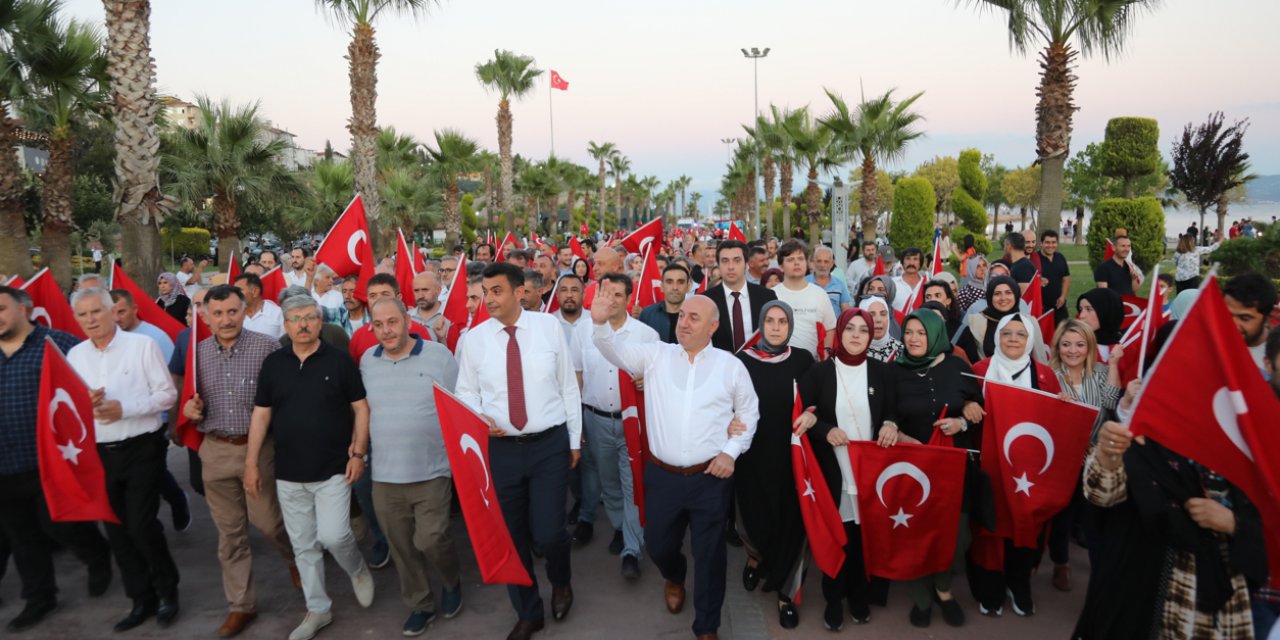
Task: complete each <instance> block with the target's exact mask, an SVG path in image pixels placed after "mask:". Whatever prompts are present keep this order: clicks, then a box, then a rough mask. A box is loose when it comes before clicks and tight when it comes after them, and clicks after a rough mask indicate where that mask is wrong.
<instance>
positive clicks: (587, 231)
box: [575, 222, 591, 239]
mask: <svg viewBox="0 0 1280 640" xmlns="http://www.w3.org/2000/svg"><path fill="white" fill-rule="evenodd" d="M578 235H581V236H588V235H591V230H590V229H588V228H587V223H586V222H583V223H582V226H580V227H578ZM575 239H576V238H575Z"/></svg>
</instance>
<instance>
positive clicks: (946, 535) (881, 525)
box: [849, 441, 965, 580]
mask: <svg viewBox="0 0 1280 640" xmlns="http://www.w3.org/2000/svg"><path fill="white" fill-rule="evenodd" d="M849 460H850V461H851V462H852V464H853V477H854V481H855V482H857V483H858V511H859V514H860V515H861V519H862V523H861V524H862V555H863V558H864V560H865V561H866V567H867V574H869V575H873V576H880V577H882V578H889V579H890V580H914V579H916V578H920V577H923V576H927V575H931V574H934V573H939V572H942V571H946V570H948V568H949V567H950V566H951V562H952V560H953V559H954V558H955V552H956V535H957V533H958V531H959V527H960V506H961V502H962V501H963V498H964V464H965V452H964V450H963V449H954V448H951V447H932V446H928V445H918V444H897V445H894V446H892V447H888V448H885V447H881V446H880V445H878V444H876V443H875V442H866V441H863V442H850V443H849Z"/></svg>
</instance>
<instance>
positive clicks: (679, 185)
mask: <svg viewBox="0 0 1280 640" xmlns="http://www.w3.org/2000/svg"><path fill="white" fill-rule="evenodd" d="M692 184H693V178H690V177H689V176H686V175H681V176H680V177H679V178H676V181H675V187H676V189H677V190H679V191H680V211H679V212H678V213H677V214H676V218H680V217H681V216H683V215H685V200H684V196H685V192H687V191H688V190H689V186H690V185H692Z"/></svg>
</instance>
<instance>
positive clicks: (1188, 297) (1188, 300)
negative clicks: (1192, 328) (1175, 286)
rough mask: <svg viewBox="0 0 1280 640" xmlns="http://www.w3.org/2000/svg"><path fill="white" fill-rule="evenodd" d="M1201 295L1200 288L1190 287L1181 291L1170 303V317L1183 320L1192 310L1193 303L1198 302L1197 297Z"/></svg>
mask: <svg viewBox="0 0 1280 640" xmlns="http://www.w3.org/2000/svg"><path fill="white" fill-rule="evenodd" d="M1199 297H1200V290H1199V289H1188V290H1186V291H1183V292H1180V293H1179V294H1178V296H1177V297H1176V298H1174V299H1173V302H1170V303H1169V319H1170V320H1181V319H1183V318H1185V317H1187V312H1188V311H1191V305H1193V304H1195V303H1196V298H1199Z"/></svg>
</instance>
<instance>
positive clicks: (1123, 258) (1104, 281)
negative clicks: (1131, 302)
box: [1093, 236, 1142, 296]
mask: <svg viewBox="0 0 1280 640" xmlns="http://www.w3.org/2000/svg"><path fill="white" fill-rule="evenodd" d="M1111 244H1112V245H1113V246H1114V247H1115V250H1116V252H1115V254H1114V255H1112V256H1111V259H1110V260H1107V261H1104V262H1103V263H1102V264H1100V265H1098V268H1097V269H1094V271H1093V280H1094V282H1095V283H1096V284H1097V285H1098V287H1099V288H1103V289H1111V290H1112V291H1115V292H1116V293H1118V294H1120V295H1122V296H1131V295H1134V293H1133V292H1134V291H1137V289H1138V287H1139V286H1141V284H1142V275H1141V274H1140V273H1139V272H1138V270H1137V269H1135V268H1134V267H1133V265H1131V264H1129V254H1130V253H1131V252H1132V251H1133V241H1132V240H1130V239H1129V238H1128V237H1127V236H1116V237H1115V238H1113V239H1112V240H1111Z"/></svg>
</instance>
